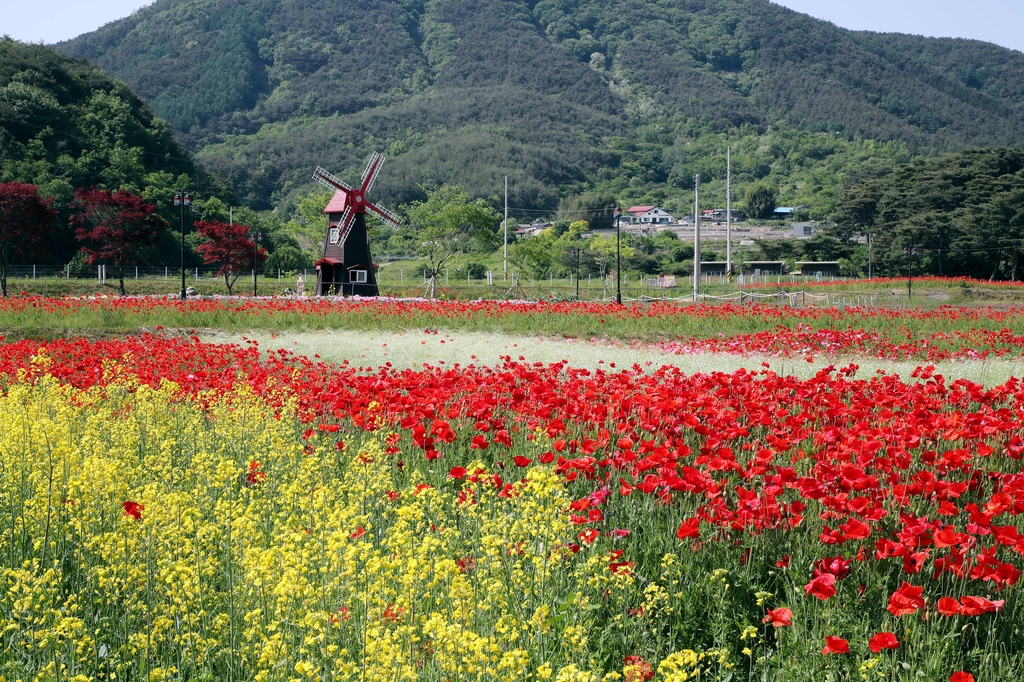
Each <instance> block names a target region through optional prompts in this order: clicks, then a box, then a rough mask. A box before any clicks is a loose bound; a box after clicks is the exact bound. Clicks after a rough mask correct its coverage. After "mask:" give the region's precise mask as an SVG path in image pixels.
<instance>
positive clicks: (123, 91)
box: [0, 38, 231, 264]
mask: <svg viewBox="0 0 1024 682" xmlns="http://www.w3.org/2000/svg"><path fill="white" fill-rule="evenodd" d="M11 181H18V182H24V183H29V184H33V185H38V186H39V189H40V191H41V193H42V195H43V196H46V197H49V198H52V199H53V206H54V208H56V209H57V210H58V211H59V212H60V213H61V214H62V217H63V218H66V217H67V211H68V204H69V202H70V201H71V199H72V197H73V196H74V192H75V190H76V189H78V188H87V187H93V186H96V187H100V188H106V189H111V190H116V189H127V190H131V191H132V192H135V193H139V194H141V195H142V196H143V197H144V198H145V199H146V200H147V201H150V202H152V203H155V204H156V205H157V206H158V208H159V210H161V211H162V212H164V214H165V216H166V217H167V218H173V217H175V214H174V212H173V207H172V197H173V195H174V193H175V190H176V189H179V188H189V189H191V190H192V191H194V192H196V193H197V195H199V196H203V197H206V198H211V197H218V196H219V197H221V198H223V199H229V198H230V196H231V191H230V189H229V188H228V187H227V186H226V185H224V183H223V182H220V181H218V180H217V179H216V178H214V177H212V176H211V175H210V174H209V173H207V172H206V171H205V170H204V169H202V168H201V167H198V166H197V165H196V164H195V163H194V162H193V160H192V155H191V153H190V152H189V151H188V150H186V149H185V148H184V147H183V146H182V145H181V144H180V143H179V142H177V141H175V139H174V138H173V136H172V133H171V129H170V127H169V126H168V124H167V122H166V121H163V120H161V119H159V118H157V117H155V116H154V114H153V110H152V109H151V108H150V107H149V106H148V105H146V104H145V103H144V102H142V101H141V100H140V99H139V98H138V97H136V96H135V95H134V94H133V93H132V91H131V90H130V89H129V88H128V87H127V86H126V85H125V84H124V83H119V82H117V81H115V80H113V79H111V78H110V77H109V76H107V75H106V74H105V73H104V72H103V71H102V70H100V69H99V68H97V67H95V66H92V65H90V64H89V63H87V62H86V61H85V60H77V59H71V58H69V57H66V56H64V55H61V54H58V53H57V52H54V51H53V50H52V49H50V48H47V47H43V46H42V45H26V44H24V43H19V42H17V41H14V40H11V39H9V38H0V183H4V182H11ZM66 222H67V221H66V220H61V221H60V225H61V226H62V227H61V230H59V231H58V233H57V234H56V235H54V238H53V241H52V244H50V245H49V246H48V248H47V254H46V256H45V257H43V256H39V257H38V260H37V261H36V262H39V263H60V264H64V263H66V262H67V261H68V260H69V259H70V258H71V256H72V255H73V254H74V253H75V252H76V251H77V250H78V243H77V242H76V241H75V239H74V238H73V236H72V234H71V232H70V230H69V229H68V228H67V227H66ZM168 249H170V247H168Z"/></svg>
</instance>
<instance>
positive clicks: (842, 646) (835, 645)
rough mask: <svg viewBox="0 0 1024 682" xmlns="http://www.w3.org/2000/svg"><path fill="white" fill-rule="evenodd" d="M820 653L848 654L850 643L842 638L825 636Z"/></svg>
mask: <svg viewBox="0 0 1024 682" xmlns="http://www.w3.org/2000/svg"><path fill="white" fill-rule="evenodd" d="M821 653H823V654H826V655H828V654H848V653H850V643H849V642H847V641H846V640H845V639H843V638H842V637H833V636H832V635H826V636H825V646H824V647H822V649H821Z"/></svg>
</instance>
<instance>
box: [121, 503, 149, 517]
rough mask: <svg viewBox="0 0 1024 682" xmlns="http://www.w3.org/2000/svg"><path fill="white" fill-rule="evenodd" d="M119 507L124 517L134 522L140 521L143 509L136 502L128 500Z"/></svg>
mask: <svg viewBox="0 0 1024 682" xmlns="http://www.w3.org/2000/svg"><path fill="white" fill-rule="evenodd" d="M121 507H122V508H123V509H124V515H125V516H127V517H128V518H131V519H135V520H136V521H141V520H142V510H143V509H144V507H143V506H142V505H141V504H139V503H138V502H133V501H131V500H128V501H127V502H125V503H124V504H122V505H121Z"/></svg>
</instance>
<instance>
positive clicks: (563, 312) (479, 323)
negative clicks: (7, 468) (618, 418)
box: [0, 296, 1024, 363]
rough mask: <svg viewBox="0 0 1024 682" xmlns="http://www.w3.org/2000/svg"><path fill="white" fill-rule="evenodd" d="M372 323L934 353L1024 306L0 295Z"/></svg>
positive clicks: (18, 316) (19, 327)
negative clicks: (784, 304) (618, 304)
mask: <svg viewBox="0 0 1024 682" xmlns="http://www.w3.org/2000/svg"><path fill="white" fill-rule="evenodd" d="M164 328H167V329H177V330H186V331H187V330H203V329H217V330H225V331H228V330H232V331H241V332H244V331H252V330H270V331H284V330H288V331H292V330H306V331H315V330H324V329H348V330H371V331H377V332H382V331H384V332H386V331H394V332H403V331H404V332H408V331H410V330H423V329H431V330H437V329H444V330H450V331H475V332H487V333H490V332H503V333H513V334H520V335H538V334H543V335H551V336H556V337H570V338H575V339H619V340H626V341H628V342H632V343H636V344H650V345H651V346H652V347H654V348H657V349H658V350H659V351H661V352H664V353H670V354H694V353H709V352H710V353H725V354H730V355H738V356H759V355H760V356H768V357H780V358H791V357H796V358H800V357H805V356H812V357H826V358H829V359H835V360H840V359H842V358H844V357H849V356H858V357H871V358H876V359H885V360H912V361H919V362H925V363H927V362H941V361H946V360H976V359H990V358H1013V359H1016V358H1020V357H1021V356H1022V355H1024V353H1022V349H1024V308H1021V307H1019V306H1007V307H1003V308H994V307H983V306H976V307H964V306H959V307H957V306H940V307H936V308H930V309H924V308H911V309H907V308H884V307H872V308H867V307H829V306H820V307H799V308H792V307H787V306H778V305H771V304H753V305H751V304H747V305H738V304H732V303H724V304H714V305H705V304H698V305H678V304H676V303H666V302H657V301H655V302H650V303H646V304H637V305H631V306H620V307H616V306H609V305H607V304H603V303H585V302H577V303H544V302H539V303H526V302H508V301H427V300H399V299H379V300H362V301H356V300H351V299H323V298H319V299H318V298H278V297H271V298H263V299H242V298H223V297H220V298H216V297H215V298H203V299H196V300H189V301H184V302H182V301H178V300H177V299H173V298H172V299H167V298H155V297H126V298H107V297H90V298H78V299H71V298H66V299H56V298H41V297H32V296H22V297H13V298H10V299H4V300H0V335H2V334H4V333H6V334H8V335H9V336H16V337H26V336H27V337H52V336H67V335H68V334H74V333H76V332H78V333H85V334H88V335H90V336H95V335H97V334H98V335H109V334H114V333H133V332H139V331H150V332H152V331H159V330H161V329H164Z"/></svg>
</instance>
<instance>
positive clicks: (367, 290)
mask: <svg viewBox="0 0 1024 682" xmlns="http://www.w3.org/2000/svg"><path fill="white" fill-rule="evenodd" d="M383 165H384V157H383V156H381V155H380V154H378V153H377V152H374V153H373V155H372V156H371V157H370V161H369V162H368V163H367V164H366V170H365V171H363V179H362V180H361V181H360V183H359V185H360V186H359V188H358V189H356V188H354V187H349V186H348V185H347V184H345V183H344V182H342V181H341V180H339V179H338V178H336V177H334V176H333V175H331V174H330V173H328V172H327V171H325V170H324V169H323V168H320V167H319V166H317V169H316V171H315V172H314V173H313V179H314V180H316V181H317V182H319V183H320V184H322V185H323V186H324V187H326V188H327V189H331V190H334V196H333V197H332V198H331V201H330V202H329V203H328V204H327V208H325V209H324V213H326V214H327V216H328V225H327V235H326V236H325V237H324V253H323V256H321V258H320V260H318V261H317V262H316V269H317V276H316V291H315V293H316V295H317V296H326V295H328V294H332V293H338V294H342V295H345V296H353V295H358V296H378V295H380V292H379V290H378V289H377V275H376V273H375V272H374V268H373V260H372V259H371V258H370V238H369V235H368V234H367V232H366V212H367V211H369V212H371V213H373V214H374V215H375V216H377V217H378V218H380V219H381V220H383V221H385V222H388V223H391V224H392V225H394V226H395V227H401V225H402V220H401V219H400V218H399V217H398V216H396V215H395V214H394V213H392V212H391V211H389V210H387V209H386V208H381V207H379V206H374V205H373V204H371V203H370V202H368V201H367V200H366V193H367V192H369V191H370V188H371V187H373V183H374V181H375V180H376V179H377V174H378V173H380V169H381V167H382V166H383Z"/></svg>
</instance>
